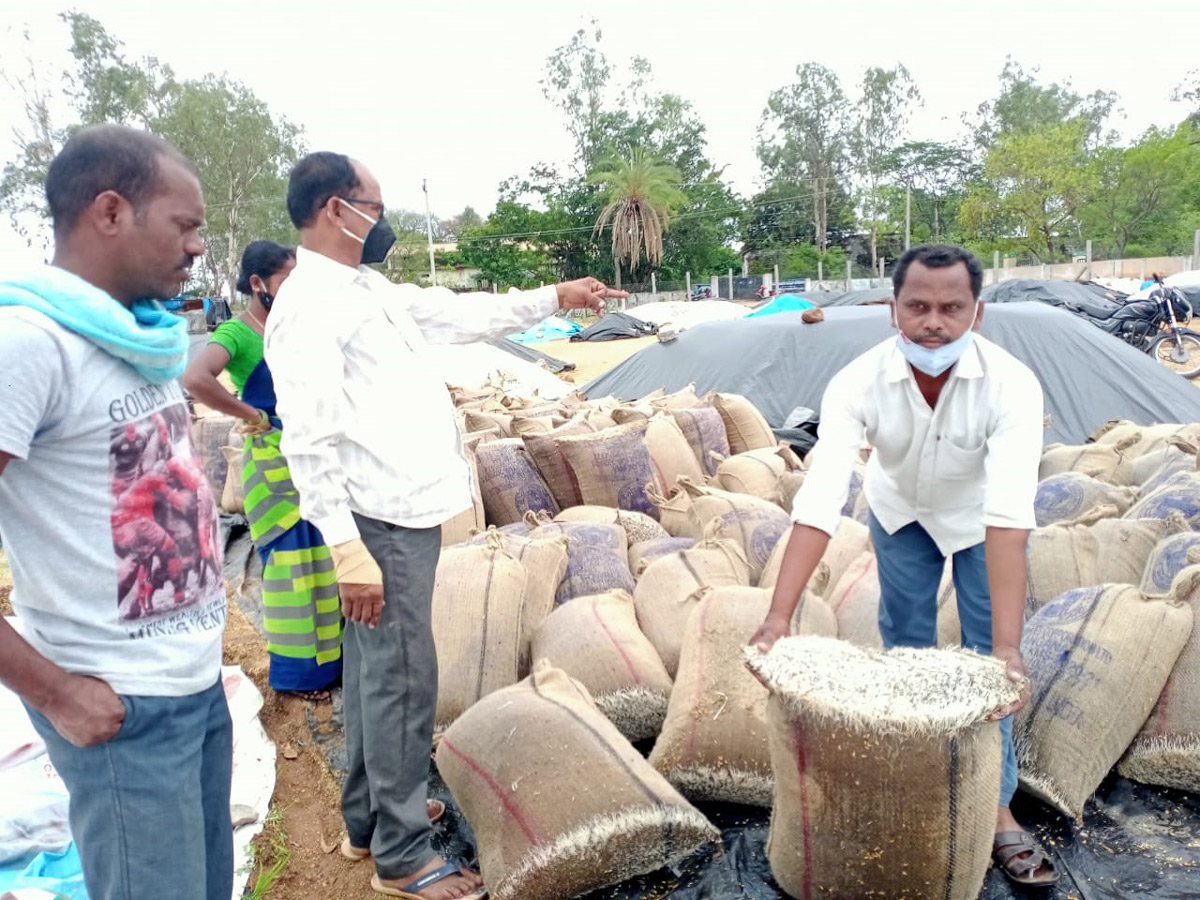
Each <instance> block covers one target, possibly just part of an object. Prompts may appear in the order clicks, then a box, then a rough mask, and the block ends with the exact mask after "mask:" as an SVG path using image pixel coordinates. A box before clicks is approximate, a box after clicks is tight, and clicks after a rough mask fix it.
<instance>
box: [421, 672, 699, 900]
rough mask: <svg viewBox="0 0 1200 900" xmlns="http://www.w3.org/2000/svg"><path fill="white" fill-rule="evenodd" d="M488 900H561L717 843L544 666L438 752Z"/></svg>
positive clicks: (456, 728)
mask: <svg viewBox="0 0 1200 900" xmlns="http://www.w3.org/2000/svg"><path fill="white" fill-rule="evenodd" d="M437 766H438V770H439V771H440V772H441V775H442V777H443V778H444V779H445V780H446V784H447V785H448V786H449V788H450V791H451V793H452V794H453V795H454V800H455V803H456V804H457V806H458V808H459V809H461V810H462V812H463V815H464V816H466V819H467V821H468V822H469V823H470V824H471V828H472V830H473V831H474V833H475V839H476V846H477V848H478V854H479V865H480V870H481V874H482V875H483V880H484V884H485V885H486V887H487V890H488V891H489V893H490V895H491V897H492V898H493V900H564V898H569V897H575V896H578V895H580V894H585V893H587V892H589V891H592V890H596V889H599V888H602V887H606V886H608V885H613V884H617V883H619V882H621V881H625V880H627V879H629V878H633V877H634V876H636V875H641V874H645V873H648V872H652V871H654V870H656V869H660V868H662V867H663V866H667V865H671V864H673V863H677V862H679V861H681V860H683V859H685V858H686V857H688V856H689V855H691V854H692V853H693V852H694V851H695V850H697V849H699V848H700V847H701V846H703V845H704V844H707V843H711V842H713V841H717V840H719V837H720V835H719V832H718V831H717V830H716V829H715V828H714V827H713V826H712V825H711V824H710V823H709V822H708V820H707V819H705V818H704V816H703V815H701V814H700V813H699V812H697V811H696V810H695V809H694V808H693V807H692V806H691V805H690V804H689V803H688V802H687V801H686V800H684V799H683V797H681V796H680V795H679V793H678V792H677V791H676V790H675V789H674V788H672V787H671V786H670V785H669V784H668V783H667V781H666V779H664V778H663V777H662V776H661V775H659V774H658V772H656V771H654V769H653V768H652V767H651V766H650V764H649V763H647V762H646V761H645V760H644V759H643V758H642V756H641V754H639V753H638V752H637V750H635V749H634V747H633V745H631V744H630V743H629V742H628V741H627V740H626V739H625V738H624V737H622V736H621V733H620V732H619V731H617V729H616V727H615V726H614V725H613V724H612V723H611V722H609V721H608V720H607V719H606V718H605V717H604V716H603V715H601V713H600V712H599V711H598V710H597V709H596V707H595V705H594V704H593V702H592V699H591V697H590V696H589V695H588V692H587V690H586V688H584V687H583V686H582V685H581V684H579V683H578V682H576V681H573V680H572V679H571V678H569V677H568V676H567V675H566V674H565V673H564V672H562V671H561V670H559V669H555V668H553V667H552V666H550V665H548V664H547V665H541V666H539V667H537V668H536V669H535V670H534V673H533V675H532V676H530V677H529V678H528V679H526V680H525V681H523V682H521V683H520V684H518V685H515V686H513V687H510V688H506V689H504V690H501V691H497V692H496V693H494V694H492V695H491V696H489V697H486V698H485V699H484V700H483V701H482V702H480V703H478V704H476V705H475V706H474V707H473V708H472V709H470V710H469V711H468V712H467V713H466V714H465V715H464V716H462V718H461V719H459V720H458V721H457V722H456V723H455V724H454V725H453V727H451V728H450V730H449V731H447V732H446V734H445V736H444V737H443V739H442V741H441V743H440V744H439V746H438V750H437Z"/></svg>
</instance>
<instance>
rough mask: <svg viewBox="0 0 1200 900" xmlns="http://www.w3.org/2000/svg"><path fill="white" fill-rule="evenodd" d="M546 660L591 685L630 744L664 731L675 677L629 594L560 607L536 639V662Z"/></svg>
mask: <svg viewBox="0 0 1200 900" xmlns="http://www.w3.org/2000/svg"><path fill="white" fill-rule="evenodd" d="M543 659H544V660H548V661H549V663H550V665H552V666H554V667H556V668H559V669H562V670H563V671H564V672H566V673H567V674H568V675H570V676H571V677H572V678H574V679H575V680H576V681H578V682H579V683H581V684H582V685H583V686H584V687H586V688H587V689H588V693H589V694H591V695H592V700H594V701H595V703H596V708H597V709H599V710H600V712H602V713H604V715H605V716H606V717H607V718H608V720H609V721H610V722H612V723H613V724H614V725H616V726H617V730H618V731H620V732H621V734H623V735H625V737H627V738H628V739H629V740H631V741H641V740H645V739H646V738H651V737H654V736H655V735H656V734H658V732H659V730H660V729H661V728H662V724H663V719H665V718H666V715H667V699H668V698H669V697H670V696H671V676H670V675H668V674H667V670H666V669H664V668H663V664H662V660H661V659H659V657H658V651H657V650H655V649H654V645H653V644H651V643H650V641H649V640H648V639H647V638H646V636H645V635H644V634H642V632H641V629H639V628H638V624H637V614H636V613H635V612H634V609H633V597H631V596H630V595H629V593H628V592H626V591H607V592H605V593H603V594H592V595H591V596H587V597H576V598H575V599H574V600H569V601H567V602H566V603H564V604H563V605H562V606H560V607H558V609H556V610H555V611H554V612H552V613H551V614H550V616H549V617H548V618H547V619H546V620H545V621H544V622H542V624H541V627H540V628H538V630H537V631H536V632H535V633H534V636H533V660H534V664H535V665H536V664H537V662H538V661H539V660H543Z"/></svg>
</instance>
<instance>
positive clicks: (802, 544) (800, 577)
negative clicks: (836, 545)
mask: <svg viewBox="0 0 1200 900" xmlns="http://www.w3.org/2000/svg"><path fill="white" fill-rule="evenodd" d="M828 546H829V535H827V534H826V533H825V532H824V531H821V529H819V528H812V527H810V526H808V525H793V526H792V538H791V540H790V541H788V546H787V550H786V551H784V554H783V565H782V566H781V567H780V569H779V580H778V581H776V582H775V593H774V595H773V596H772V598H771V612H770V615H771V617H772V618H776V619H779V620H780V621H784V620H786V621H789V622H790V621H791V618H792V614H793V613H795V611H796V605H797V604H798V603H799V602H800V596H801V594H803V593H804V589H805V588H806V587H807V586H808V582H809V579H811V578H812V574H813V572H814V571H815V570H816V568H817V563H819V562H820V561H821V557H822V556H824V555H825V550H826V548H827V547H828Z"/></svg>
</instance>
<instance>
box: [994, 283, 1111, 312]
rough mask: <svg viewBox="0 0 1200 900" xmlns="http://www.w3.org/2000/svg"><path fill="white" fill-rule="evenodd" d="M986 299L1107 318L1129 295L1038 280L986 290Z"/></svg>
mask: <svg viewBox="0 0 1200 900" xmlns="http://www.w3.org/2000/svg"><path fill="white" fill-rule="evenodd" d="M983 299H984V300H985V301H986V302H988V303H1022V302H1025V301H1028V300H1036V301H1038V302H1039V303H1049V304H1050V305H1051V306H1061V307H1063V308H1064V309H1067V310H1070V311H1071V312H1073V313H1081V314H1083V315H1085V316H1095V317H1098V318H1105V317H1107V316H1108V314H1109V313H1111V312H1112V311H1113V310H1114V309H1116V308H1118V307H1120V306H1121V305H1122V304H1123V303H1124V300H1125V294H1123V293H1121V292H1120V291H1114V290H1110V289H1109V288H1106V287H1105V286H1104V285H1102V284H1096V283H1095V282H1094V281H1082V282H1077V281H1040V280H1038V279H1036V278H1018V279H1014V280H1012V281H1001V282H1000V283H999V284H989V285H988V286H987V287H985V288H984V289H983Z"/></svg>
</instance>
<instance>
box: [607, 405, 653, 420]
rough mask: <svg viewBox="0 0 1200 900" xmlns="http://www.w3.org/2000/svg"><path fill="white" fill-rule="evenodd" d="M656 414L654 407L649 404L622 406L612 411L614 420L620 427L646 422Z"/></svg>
mask: <svg viewBox="0 0 1200 900" xmlns="http://www.w3.org/2000/svg"><path fill="white" fill-rule="evenodd" d="M654 413H655V409H654V407H653V406H650V405H649V404H647V405H645V406H622V407H619V408H617V409H614V410H613V411H612V419H613V421H614V422H616V423H617V424H618V425H628V424H629V423H630V422H646V421H648V420H649V419H650V417H651V416H653V415H654Z"/></svg>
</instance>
